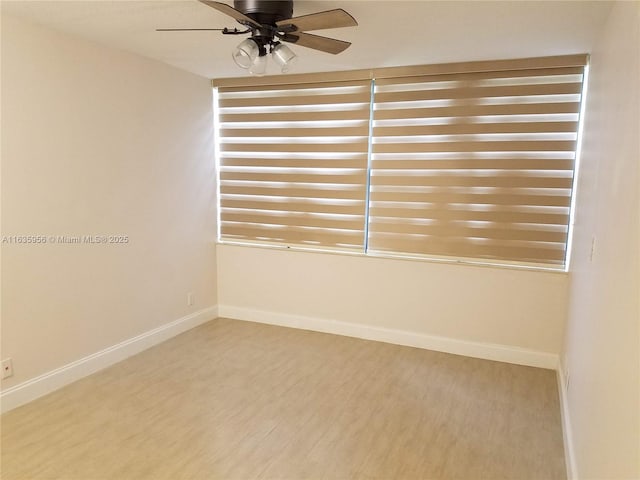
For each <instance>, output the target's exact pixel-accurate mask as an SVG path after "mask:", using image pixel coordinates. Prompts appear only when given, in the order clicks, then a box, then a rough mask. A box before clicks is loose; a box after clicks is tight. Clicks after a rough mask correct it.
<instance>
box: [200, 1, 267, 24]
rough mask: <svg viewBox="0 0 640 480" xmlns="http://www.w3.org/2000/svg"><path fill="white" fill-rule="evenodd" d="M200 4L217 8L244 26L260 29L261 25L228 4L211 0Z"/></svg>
mask: <svg viewBox="0 0 640 480" xmlns="http://www.w3.org/2000/svg"><path fill="white" fill-rule="evenodd" d="M198 1H199V2H200V3H204V4H205V5H206V6H208V7H211V8H215V9H216V10H218V11H219V12H222V13H224V14H225V15H229V16H230V17H231V18H235V19H236V20H237V21H238V22H240V23H241V24H243V25H250V26H252V27H255V28H260V24H259V23H258V22H256V21H255V20H254V19H252V18H251V17H247V16H246V15H245V14H244V13H242V12H240V11H238V10H236V9H235V8H233V7H230V6H229V5H227V4H226V3H221V2H212V1H210V0H198Z"/></svg>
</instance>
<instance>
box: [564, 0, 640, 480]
mask: <svg viewBox="0 0 640 480" xmlns="http://www.w3.org/2000/svg"><path fill="white" fill-rule="evenodd" d="M639 25H640V3H638V2H619V3H617V4H616V5H615V6H614V8H613V10H612V13H611V16H610V17H609V20H608V23H607V25H606V27H605V30H604V31H603V33H602V35H601V37H600V39H599V41H598V43H597V44H596V47H595V49H594V51H593V55H592V58H591V69H590V81H589V93H588V99H587V111H586V116H585V119H586V123H585V130H584V146H583V154H582V167H581V174H580V178H581V180H580V184H579V190H578V209H577V222H576V229H575V248H574V257H573V258H574V262H573V265H572V271H571V288H570V314H569V321H568V327H567V337H566V343H565V361H564V368H565V370H566V371H568V372H569V375H570V380H569V390H568V403H569V412H570V420H571V425H572V428H571V438H572V441H573V446H574V455H575V461H576V467H577V468H576V470H577V472H574V473H577V475H576V476H577V478H581V479H587V478H593V479H596V478H597V479H605V478H606V479H622V478H624V479H631V478H633V479H637V478H640V443H639V442H640V368H639V366H640V329H639V326H640V307H639V298H640V255H639V253H640V252H639V250H640V235H639V224H640V207H639V197H638V191H639V189H640V176H639V174H638V169H639V163H640V120H639V116H640V97H639V94H638V90H639V89H640V34H639V29H640V27H639ZM592 238H595V250H594V255H593V260H590V257H591V255H590V252H591V243H592Z"/></svg>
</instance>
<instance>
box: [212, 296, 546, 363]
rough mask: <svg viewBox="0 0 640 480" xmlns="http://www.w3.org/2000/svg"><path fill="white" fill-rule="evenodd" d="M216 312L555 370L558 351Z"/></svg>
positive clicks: (238, 310)
mask: <svg viewBox="0 0 640 480" xmlns="http://www.w3.org/2000/svg"><path fill="white" fill-rule="evenodd" d="M218 314H219V315H220V316H221V317H226V318H232V319H236V320H247V321H251V322H258V323H267V324H270V325H280V326H283V327H292V328H300V329H303V330H313V331H315V332H324V333H333V334H336V335H345V336H348V337H356V338H363V339H366V340H376V341H379V342H386V343H393V344H396V345H405V346H409V347H417V348H424V349H427V350H435V351H438V352H446V353H454V354H456V355H465V356H467V357H475V358H482V359H486V360H496V361H499V362H506V363H515V364H518V365H527V366H531V367H540V368H548V369H551V370H555V369H556V368H557V366H558V355H556V354H553V353H547V352H539V351H536V350H528V349H525V348H519V347H511V346H508V345H499V344H493V343H482V342H471V341H467V340H458V339H455V338H448V337H440V336H435V335H426V334H422V333H415V332H408V331H404V330H395V329H390V328H384V327H376V326H372V325H363V324H357V323H349V322H341V321H337V320H329V319H324V318H311V317H304V316H299V315H289V314H281V313H276V312H268V311H263V310H253V309H250V308H244V307H234V306H231V305H219V306H218Z"/></svg>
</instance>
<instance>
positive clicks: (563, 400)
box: [556, 364, 578, 480]
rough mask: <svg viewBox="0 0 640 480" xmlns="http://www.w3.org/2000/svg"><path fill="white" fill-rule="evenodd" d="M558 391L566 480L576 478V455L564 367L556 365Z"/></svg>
mask: <svg viewBox="0 0 640 480" xmlns="http://www.w3.org/2000/svg"><path fill="white" fill-rule="evenodd" d="M556 376H557V378H558V392H559V393H560V416H561V418H562V436H563V440H564V462H565V464H566V466H567V480H575V479H577V478H578V470H577V467H576V457H575V455H574V450H573V431H572V430H571V416H570V415H569V399H568V398H567V379H566V377H565V376H564V368H562V365H560V364H559V365H558V369H557V374H556Z"/></svg>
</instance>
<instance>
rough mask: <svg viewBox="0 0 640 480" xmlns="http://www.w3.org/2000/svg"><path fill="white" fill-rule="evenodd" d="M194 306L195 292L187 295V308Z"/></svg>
mask: <svg viewBox="0 0 640 480" xmlns="http://www.w3.org/2000/svg"><path fill="white" fill-rule="evenodd" d="M191 305H193V292H189V293H187V306H188V307H190V306H191Z"/></svg>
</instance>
